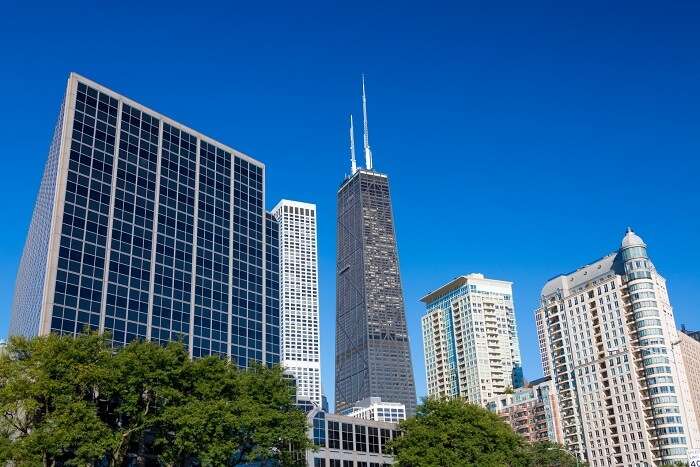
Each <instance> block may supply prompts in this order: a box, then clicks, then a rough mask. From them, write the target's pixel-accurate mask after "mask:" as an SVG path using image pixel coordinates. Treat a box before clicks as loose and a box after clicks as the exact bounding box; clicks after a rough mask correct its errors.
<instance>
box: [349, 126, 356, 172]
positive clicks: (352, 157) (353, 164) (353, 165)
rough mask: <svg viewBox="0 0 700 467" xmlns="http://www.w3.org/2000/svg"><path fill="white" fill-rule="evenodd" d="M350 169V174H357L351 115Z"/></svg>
mask: <svg viewBox="0 0 700 467" xmlns="http://www.w3.org/2000/svg"><path fill="white" fill-rule="evenodd" d="M350 169H351V171H352V174H353V175H355V172H357V161H356V160H355V128H354V127H353V125H352V114H350Z"/></svg>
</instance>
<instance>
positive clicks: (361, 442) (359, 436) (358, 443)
mask: <svg viewBox="0 0 700 467" xmlns="http://www.w3.org/2000/svg"><path fill="white" fill-rule="evenodd" d="M355 450H356V451H359V452H367V428H366V427H365V426H363V425H355ZM358 467H359V466H358ZM365 467H366V466H365Z"/></svg>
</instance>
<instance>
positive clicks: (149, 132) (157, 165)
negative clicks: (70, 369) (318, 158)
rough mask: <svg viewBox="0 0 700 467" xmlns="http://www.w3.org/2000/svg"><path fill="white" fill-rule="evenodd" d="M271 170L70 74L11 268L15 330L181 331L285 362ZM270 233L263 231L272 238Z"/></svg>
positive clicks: (150, 335)
mask: <svg viewBox="0 0 700 467" xmlns="http://www.w3.org/2000/svg"><path fill="white" fill-rule="evenodd" d="M264 186H265V166H264V165H263V164H262V163H261V162H259V161H256V160H255V159H252V158H250V157H248V156H246V155H245V154H242V153H240V152H238V151H236V150H234V149H231V148H229V147H227V146H225V145H223V144H221V143H219V142H217V141H215V140H213V139H211V138H208V137H206V136H204V135H202V134H200V133H198V132H196V131H194V130H192V129H190V128H187V127H185V126H183V125H181V124H179V123H177V122H175V121H173V120H171V119H169V118H167V117H165V116H163V115H160V114H158V113H156V112H154V111H152V110H150V109H148V108H146V107H144V106H142V105H140V104H138V103H136V102H134V101H132V100H130V99H128V98H126V97H124V96H121V95H119V94H117V93H115V92H113V91H111V90H109V89H107V88H105V87H104V86H101V85H99V84H97V83H94V82H92V81H90V80H88V79H86V78H83V77H82V76H79V75H77V74H75V73H72V74H71V75H70V77H69V79H68V85H67V89H66V94H65V97H64V100H63V103H62V105H61V110H60V113H59V118H58V122H57V124H56V127H55V130H54V136H53V140H52V142H51V147H50V149H49V156H48V160H47V163H46V166H45V170H44V176H43V178H42V181H41V186H40V189H39V194H38V197H37V201H36V204H35V208H34V214H33V216H32V220H31V224H30V227H29V233H28V235H27V240H26V243H25V247H24V252H23V254H22V259H21V261H20V267H19V270H18V273H17V281H16V288H15V296H14V302H13V308H12V319H11V324H10V334H21V335H26V336H34V335H45V334H48V333H50V332H56V333H59V334H69V335H73V334H76V333H79V332H81V331H83V330H84V329H85V328H90V329H93V330H99V331H100V332H103V331H109V332H110V334H111V336H112V341H113V343H114V344H115V345H123V344H126V343H128V342H130V341H132V340H134V339H150V340H153V341H156V342H161V343H164V342H168V341H171V340H177V339H182V340H183V341H184V343H185V345H187V347H188V349H189V352H190V354H191V355H192V356H195V357H197V356H203V355H221V356H224V357H230V358H231V359H232V360H233V361H234V362H235V363H236V364H238V365H239V366H240V367H246V366H247V365H248V364H249V362H250V361H253V360H254V361H260V362H267V363H275V362H278V361H279V327H278V323H277V321H278V316H279V310H278V309H277V308H276V307H277V306H278V301H277V300H276V299H275V296H274V295H275V293H276V290H278V288H277V287H278V285H277V284H276V283H275V281H276V280H277V277H276V276H275V274H274V273H273V272H274V271H276V270H277V269H278V265H277V264H276V262H277V260H278V259H277V256H276V254H275V252H274V251H273V249H274V248H275V239H274V238H272V236H271V235H272V234H271V232H274V231H275V230H276V226H275V225H274V224H275V220H274V218H272V217H271V216H269V215H267V216H266V213H265V210H264V194H265V193H264ZM266 234H268V235H266Z"/></svg>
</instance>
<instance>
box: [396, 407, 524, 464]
mask: <svg viewBox="0 0 700 467" xmlns="http://www.w3.org/2000/svg"><path fill="white" fill-rule="evenodd" d="M400 429H401V431H402V433H403V435H402V436H401V437H399V438H397V439H395V440H394V441H392V443H391V445H390V446H391V448H392V449H393V450H394V453H395V457H396V463H397V464H398V465H399V466H402V467H421V466H436V465H445V466H448V465H449V466H472V465H473V466H477V465H478V466H480V467H497V466H498V467H502V466H510V467H516V466H522V467H525V466H529V465H530V462H529V452H528V448H527V445H526V443H525V441H524V440H523V438H522V437H520V436H519V435H517V434H516V433H515V432H513V430H512V429H511V428H510V426H509V425H508V424H506V423H505V422H504V421H503V420H501V419H500V418H499V417H498V416H497V415H495V414H493V413H491V412H489V411H487V410H486V409H483V408H482V407H479V406H476V405H473V404H469V403H467V402H464V401H462V400H457V399H453V400H440V399H433V398H430V399H426V400H425V401H424V402H423V403H422V404H421V405H419V406H418V410H417V414H416V416H415V417H414V418H411V419H408V420H406V421H403V422H401V424H400Z"/></svg>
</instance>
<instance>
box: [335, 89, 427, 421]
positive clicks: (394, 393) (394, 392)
mask: <svg viewBox="0 0 700 467" xmlns="http://www.w3.org/2000/svg"><path fill="white" fill-rule="evenodd" d="M365 103H366V101H365V99H364V82H363V104H365ZM363 110H365V132H364V150H365V161H366V168H365V169H357V167H356V165H355V155H354V143H353V142H352V141H353V140H354V138H352V130H351V133H350V134H351V160H352V166H351V169H352V174H351V176H350V177H348V178H346V179H345V181H344V182H343V183H342V184H341V186H340V188H339V189H338V203H337V224H336V225H337V246H336V345H335V349H336V354H335V408H336V410H337V411H339V412H342V411H344V410H346V409H349V408H351V407H353V406H354V405H355V404H356V402H358V401H361V400H363V399H366V398H368V397H379V398H381V399H382V401H384V402H400V403H402V404H404V405H405V406H406V412H407V415H409V416H411V415H413V414H414V413H415V408H416V389H415V385H414V380H413V368H412V366H411V351H410V347H409V339H408V330H407V328H406V315H405V310H404V301H403V291H402V288H401V277H400V274H399V257H398V251H397V247H396V234H395V231H394V217H393V212H392V208H391V197H390V195H389V179H388V177H387V176H386V175H384V174H381V173H378V172H376V171H374V170H373V169H372V155H371V151H370V149H369V141H368V135H367V118H366V106H364V105H363Z"/></svg>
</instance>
